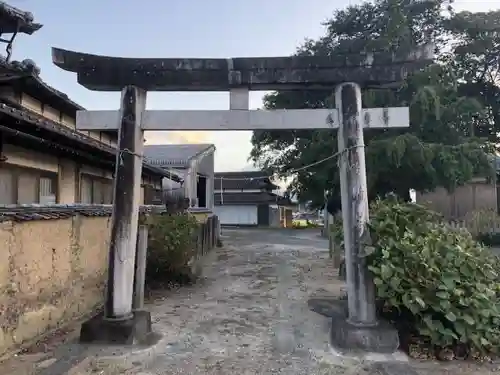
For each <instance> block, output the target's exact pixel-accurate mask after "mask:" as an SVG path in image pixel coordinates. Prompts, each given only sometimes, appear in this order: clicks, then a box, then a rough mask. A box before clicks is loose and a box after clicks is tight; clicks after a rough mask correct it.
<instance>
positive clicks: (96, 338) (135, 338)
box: [80, 311, 152, 345]
mask: <svg viewBox="0 0 500 375" xmlns="http://www.w3.org/2000/svg"><path fill="white" fill-rule="evenodd" d="M151 334H152V328H151V313H150V312H149V311H135V312H134V314H133V316H132V317H131V318H130V319H126V320H108V319H104V314H103V313H100V314H98V315H96V316H94V317H93V318H91V319H89V320H87V321H86V322H84V323H83V324H82V327H81V329H80V342H81V343H95V344H112V345H134V344H141V343H147V342H148V341H149V338H150V336H151Z"/></svg>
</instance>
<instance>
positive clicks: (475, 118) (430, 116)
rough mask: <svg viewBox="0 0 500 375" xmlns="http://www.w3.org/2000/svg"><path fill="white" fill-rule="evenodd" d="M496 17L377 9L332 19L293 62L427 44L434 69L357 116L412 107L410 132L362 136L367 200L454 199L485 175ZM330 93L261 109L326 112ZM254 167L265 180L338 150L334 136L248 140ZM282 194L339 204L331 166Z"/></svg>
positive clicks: (492, 124) (499, 90)
mask: <svg viewBox="0 0 500 375" xmlns="http://www.w3.org/2000/svg"><path fill="white" fill-rule="evenodd" d="M498 25H500V11H496V12H488V13H470V12H461V13H455V12H454V10H453V7H452V2H451V1H449V0H375V1H372V2H365V3H362V4H360V5H353V6H349V7H347V8H345V9H342V10H337V11H335V12H334V14H333V16H332V18H331V19H330V20H328V21H327V22H326V23H325V35H324V36H323V37H322V38H320V39H318V40H306V41H305V42H304V43H303V45H302V46H300V47H299V48H298V49H297V52H296V54H297V55H313V56H314V55H332V54H340V53H357V52H363V51H375V50H388V51H390V50H394V49H407V50H411V49H413V48H415V46H419V45H423V44H427V43H429V42H433V43H434V44H435V49H436V51H435V52H436V58H435V61H434V62H433V64H431V65H430V66H428V67H427V68H425V69H423V70H422V71H420V72H418V73H415V74H412V75H411V76H409V77H408V78H407V79H406V81H405V82H403V83H402V84H401V85H400V86H399V87H397V88H390V89H369V90H365V91H364V92H363V106H364V107H368V108H369V107H391V106H394V107H396V106H409V107H410V128H403V129H384V130H365V132H364V137H365V144H366V147H365V152H366V166H367V178H368V185H369V186H368V189H369V197H375V196H377V195H384V194H386V193H388V192H394V193H396V194H398V195H400V196H401V197H404V198H407V197H408V195H409V190H410V189H415V190H417V191H429V190H433V189H435V188H436V187H439V186H443V187H445V188H447V189H448V190H453V189H454V188H455V187H456V186H459V185H461V184H464V183H466V182H467V181H469V180H470V179H471V178H473V177H474V176H488V177H491V176H492V168H491V165H492V162H491V155H492V153H494V152H495V146H494V145H495V144H496V143H497V142H498V139H497V138H498V132H499V128H500V87H499V76H498V74H499V72H500V26H498ZM331 94H332V92H331V91H322V90H314V91H279V92H274V93H272V94H270V95H267V96H266V97H265V99H264V107H265V108H267V109H291V108H330V107H332V106H333V104H334V103H333V100H332V95H331ZM252 145H253V149H252V152H251V158H252V159H253V161H254V162H255V163H256V164H257V165H259V166H260V167H262V168H263V169H265V170H267V171H268V172H270V173H277V174H278V175H281V176H286V175H287V174H288V173H289V172H290V171H293V170H294V169H297V168H300V167H302V166H304V165H307V164H311V163H314V162H317V161H319V160H321V159H323V158H326V157H328V156H330V155H332V154H334V153H335V152H336V151H337V134H336V132H334V131H331V130H314V131H311V130H296V131H290V130H283V131H275V130H273V131H254V134H253V137H252ZM289 191H290V192H291V193H293V194H296V195H298V197H299V199H300V200H301V201H312V202H313V204H314V205H316V206H322V205H323V203H324V192H325V191H328V194H330V196H332V197H338V195H339V193H340V182H339V173H338V166H337V163H336V161H335V160H333V159H332V160H329V161H327V162H324V163H320V164H318V165H316V166H315V167H312V168H308V169H306V170H302V171H300V172H298V173H295V174H294V177H293V181H292V182H291V184H290V186H289Z"/></svg>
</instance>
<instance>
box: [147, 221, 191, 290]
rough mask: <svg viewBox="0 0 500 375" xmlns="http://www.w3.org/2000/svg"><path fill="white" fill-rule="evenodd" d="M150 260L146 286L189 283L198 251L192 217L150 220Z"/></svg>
mask: <svg viewBox="0 0 500 375" xmlns="http://www.w3.org/2000/svg"><path fill="white" fill-rule="evenodd" d="M146 223H147V225H148V230H149V233H148V258H147V268H146V282H147V283H148V284H149V285H155V284H160V285H161V284H163V283H169V282H173V283H182V284H184V283H189V282H192V281H193V278H194V275H192V272H191V267H190V264H189V263H190V261H191V259H192V258H193V256H194V254H195V251H196V243H195V232H196V228H197V226H198V223H197V221H196V219H195V218H194V217H193V216H191V215H190V214H188V213H177V214H165V215H153V216H150V217H148V218H147V220H146Z"/></svg>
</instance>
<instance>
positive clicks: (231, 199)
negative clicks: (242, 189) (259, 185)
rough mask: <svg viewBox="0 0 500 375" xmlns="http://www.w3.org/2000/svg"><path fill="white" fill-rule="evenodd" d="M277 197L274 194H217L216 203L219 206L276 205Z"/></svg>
mask: <svg viewBox="0 0 500 375" xmlns="http://www.w3.org/2000/svg"><path fill="white" fill-rule="evenodd" d="M277 198H278V197H277V196H276V195H275V194H272V193H267V192H261V193H224V194H222V196H221V194H220V193H215V194H214V203H215V204H216V205H217V206H222V205H251V204H262V203H276V201H277Z"/></svg>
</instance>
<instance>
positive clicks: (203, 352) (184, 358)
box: [144, 229, 362, 375]
mask: <svg viewBox="0 0 500 375" xmlns="http://www.w3.org/2000/svg"><path fill="white" fill-rule="evenodd" d="M225 234H226V236H225V238H223V241H224V242H225V247H224V249H217V250H216V251H215V252H214V253H213V255H212V259H209V261H208V262H207V263H208V264H206V266H205V268H204V275H205V279H204V280H202V282H201V285H200V284H198V285H195V286H193V287H192V288H186V289H184V288H183V289H181V290H179V291H178V292H177V293H175V294H171V295H168V296H165V297H164V299H163V300H161V301H157V302H156V304H155V305H153V306H151V307H150V308H151V311H152V313H153V316H154V318H155V320H154V322H155V329H156V330H158V331H160V332H162V333H163V334H164V335H165V336H166V337H168V339H167V341H168V342H169V344H168V345H167V347H165V351H164V353H162V354H160V355H158V356H157V357H156V359H155V360H154V361H153V362H152V363H151V364H150V365H149V366H148V369H144V370H147V371H148V372H149V373H151V374H158V375H159V374H178V373H185V374H193V375H196V374H220V375H223V374H278V373H280V374H290V375H292V374H293V375H300V374H309V375H313V374H347V373H351V372H350V370H348V369H347V366H346V365H345V364H343V363H340V362H339V359H338V358H337V357H335V356H334V355H333V354H332V352H331V351H330V348H329V345H328V332H329V321H328V319H327V318H324V317H322V316H321V315H319V314H316V313H314V312H311V311H309V309H308V307H307V300H308V299H309V297H310V296H311V295H318V294H320V295H328V296H331V295H338V294H339V293H340V288H341V286H342V283H341V282H339V281H337V278H336V275H335V271H334V270H333V269H332V268H331V267H328V264H329V263H330V262H328V261H327V259H328V249H327V243H326V241H325V240H324V239H321V238H320V237H319V236H318V233H316V232H315V231H312V232H311V231H308V230H307V231H306V230H304V231H297V230H295V231H278V230H257V229H255V230H251V229H248V230H228V231H226V232H225ZM358 373H360V374H362V372H358Z"/></svg>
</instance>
